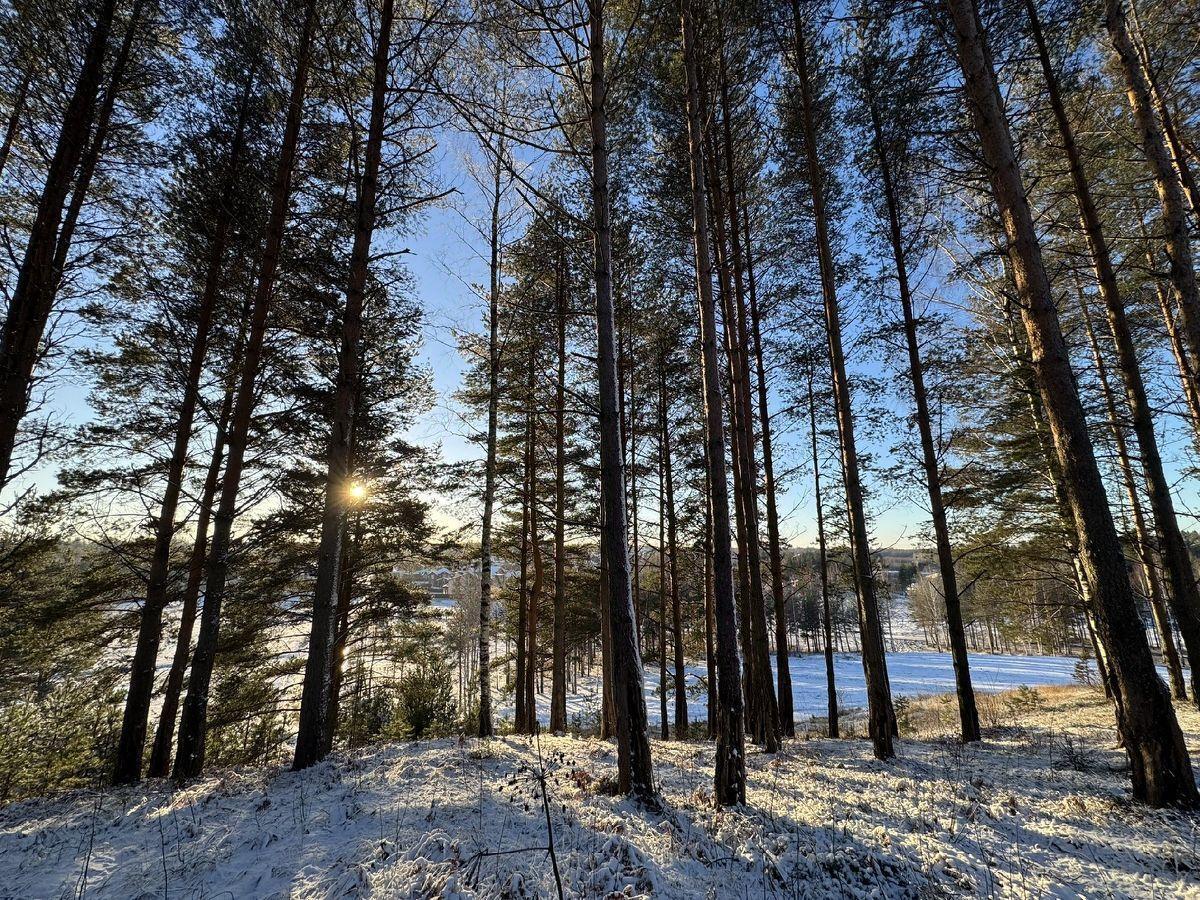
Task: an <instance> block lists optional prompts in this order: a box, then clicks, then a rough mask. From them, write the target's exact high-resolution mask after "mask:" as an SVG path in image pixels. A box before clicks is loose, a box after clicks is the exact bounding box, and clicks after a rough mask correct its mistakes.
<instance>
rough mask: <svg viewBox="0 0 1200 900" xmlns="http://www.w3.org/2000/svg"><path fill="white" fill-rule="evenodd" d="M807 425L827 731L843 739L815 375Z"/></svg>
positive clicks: (810, 383)
mask: <svg viewBox="0 0 1200 900" xmlns="http://www.w3.org/2000/svg"><path fill="white" fill-rule="evenodd" d="M808 422H809V431H810V433H811V435H812V466H813V502H814V503H815V504H816V508H817V567H818V570H819V571H820V575H821V624H822V628H823V630H824V632H825V687H826V700H827V712H826V715H827V716H828V719H827V721H828V731H829V736H830V737H831V738H836V737H840V736H841V735H840V732H839V729H838V702H837V679H836V677H835V675H834V668H833V615H832V610H831V609H830V603H829V557H828V555H827V553H826V549H825V507H824V501H823V500H822V499H821V456H820V453H819V452H818V450H817V400H816V396H815V395H814V393H813V374H812V372H811V371H810V372H809V374H808Z"/></svg>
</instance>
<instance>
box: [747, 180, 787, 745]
mask: <svg viewBox="0 0 1200 900" xmlns="http://www.w3.org/2000/svg"><path fill="white" fill-rule="evenodd" d="M742 223H743V227H744V229H745V240H746V248H745V253H746V286H747V288H748V290H747V293H748V295H749V297H750V326H751V337H752V338H753V342H754V343H753V347H752V350H753V353H754V371H755V377H756V380H757V389H758V421H759V433H760V434H761V437H762V460H763V479H764V481H763V491H764V493H765V494H766V499H767V553H768V560H769V563H768V564H769V566H770V569H771V598H772V600H773V601H774V607H775V667H776V679H777V687H778V691H779V699H778V705H779V727H780V729H781V730H782V732H783V733H784V734H785V735H787V736H788V737H795V736H796V714H795V702H794V700H793V699H792V670H791V665H790V661H791V654H790V652H789V651H788V628H787V597H786V596H784V588H783V546H782V541H781V540H780V537H779V507H778V504H777V501H776V492H777V491H776V485H775V461H774V455H773V453H772V450H771V414H770V410H769V408H768V404H767V373H766V367H765V366H764V365H763V347H762V320H761V317H760V315H759V311H758V289H757V284H756V283H755V278H754V256H753V253H752V252H751V243H750V213H749V211H748V210H747V208H746V205H745V204H744V203H743V204H742Z"/></svg>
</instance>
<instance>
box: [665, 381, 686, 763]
mask: <svg viewBox="0 0 1200 900" xmlns="http://www.w3.org/2000/svg"><path fill="white" fill-rule="evenodd" d="M661 376H662V380H661V381H660V383H659V390H660V392H661V396H662V405H663V411H662V453H663V466H664V470H665V471H664V473H663V487H664V490H665V491H666V515H667V570H668V571H667V574H668V577H669V578H670V579H671V626H672V629H671V630H672V634H673V636H674V645H673V647H672V649H673V651H674V665H675V673H674V674H675V739H676V740H679V741H682V740H685V739H686V738H687V736H688V710H687V670H686V668H685V667H684V660H683V602H682V600H681V598H680V595H679V537H678V535H679V523H678V521H677V517H676V513H675V469H674V466H673V465H672V459H671V424H670V421H669V418H670V410H671V404H670V403H669V402H668V400H667V373H666V359H665V358H664V360H663V369H662V372H661ZM664 627H665V626H664Z"/></svg>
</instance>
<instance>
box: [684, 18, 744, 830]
mask: <svg viewBox="0 0 1200 900" xmlns="http://www.w3.org/2000/svg"><path fill="white" fill-rule="evenodd" d="M695 27H696V25H695V7H694V0H682V4H681V14H680V30H681V32H682V43H683V59H684V70H685V74H686V78H687V120H688V121H687V125H688V156H689V167H690V170H691V184H692V220H693V226H694V233H693V238H694V246H695V263H696V286H697V294H698V299H699V305H700V346H701V361H702V373H703V382H704V418H705V442H704V449H705V453H704V459H705V471H706V473H707V479H706V480H707V484H708V500H709V514H710V520H711V526H712V527H711V531H712V573H713V617H714V618H715V620H716V621H715V625H716V628H715V630H716V648H715V656H716V664H717V665H716V670H717V697H716V732H717V734H716V739H717V753H716V757H717V758H716V771H715V774H714V779H713V787H714V790H713V799H714V801H715V802H716V804H717V805H718V806H733V805H736V804H739V803H744V802H745V801H746V761H745V755H746V753H745V740H744V734H743V730H742V729H743V721H742V719H743V712H742V685H741V672H740V671H739V662H738V651H737V611H736V607H735V605H734V599H733V559H732V552H731V551H732V548H731V546H730V532H729V485H728V481H727V480H726V473H725V421H724V414H723V412H722V409H721V406H722V401H721V383H720V369H719V366H718V362H717V333H716V332H717V321H716V308H715V305H714V303H713V295H712V268H713V267H712V260H711V257H710V256H709V233H708V210H707V207H706V204H705V196H704V169H705V167H704V157H703V145H704V133H703V130H702V128H701V124H700V122H701V110H700V87H699V79H698V77H697V47H696V31H695ZM711 711H712V706H710V713H711Z"/></svg>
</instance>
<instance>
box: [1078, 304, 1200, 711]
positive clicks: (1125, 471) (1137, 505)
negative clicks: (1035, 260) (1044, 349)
mask: <svg viewBox="0 0 1200 900" xmlns="http://www.w3.org/2000/svg"><path fill="white" fill-rule="evenodd" d="M1079 305H1080V311H1081V312H1082V313H1083V328H1084V332H1085V333H1086V334H1087V338H1088V344H1089V345H1090V346H1091V349H1092V362H1093V363H1094V364H1095V366H1096V376H1097V378H1098V380H1099V382H1100V393H1101V394H1102V395H1103V397H1104V410H1105V413H1106V414H1107V416H1108V428H1109V431H1111V432H1112V436H1113V443H1114V444H1115V446H1116V449H1117V464H1118V466H1119V467H1120V469H1121V482H1122V484H1123V485H1124V487H1125V494H1126V496H1127V497H1128V498H1129V511H1130V514H1131V516H1132V517H1133V535H1134V541H1135V542H1136V545H1137V553H1138V561H1139V562H1140V563H1141V564H1142V582H1143V584H1144V585H1145V595H1146V600H1147V601H1148V602H1149V604H1150V613H1151V615H1152V616H1153V617H1154V626H1155V628H1157V629H1158V639H1159V643H1160V645H1161V646H1162V657H1163V663H1164V664H1165V665H1166V668H1167V676H1168V678H1169V679H1170V682H1171V693H1172V694H1173V695H1174V696H1175V699H1176V700H1186V699H1187V688H1186V687H1185V686H1184V681H1183V665H1182V664H1181V662H1180V660H1179V649H1178V648H1177V647H1176V646H1175V631H1174V628H1173V627H1172V625H1171V617H1170V615H1169V614H1168V612H1167V604H1166V600H1165V598H1164V597H1163V589H1162V582H1161V580H1160V579H1159V577H1158V568H1157V565H1156V563H1155V559H1154V536H1153V535H1152V534H1151V533H1150V529H1149V527H1148V526H1147V524H1146V514H1145V512H1144V511H1143V509H1142V498H1141V494H1140V493H1139V492H1138V488H1137V479H1136V477H1135V476H1134V468H1133V467H1134V463H1133V459H1132V457H1131V456H1130V453H1129V442H1128V441H1126V439H1125V424H1124V422H1122V421H1121V415H1120V411H1119V410H1118V409H1117V401H1116V397H1115V395H1114V393H1113V389H1112V385H1111V384H1110V383H1109V377H1108V363H1107V362H1105V359H1104V354H1103V352H1102V351H1101V349H1100V342H1099V341H1098V340H1097V339H1096V329H1095V327H1094V326H1093V325H1092V315H1091V310H1090V309H1089V308H1088V303H1087V298H1086V297H1085V296H1084V294H1083V291H1082V290H1081V291H1080V292H1079Z"/></svg>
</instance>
